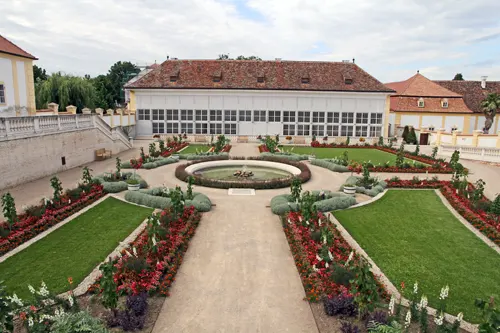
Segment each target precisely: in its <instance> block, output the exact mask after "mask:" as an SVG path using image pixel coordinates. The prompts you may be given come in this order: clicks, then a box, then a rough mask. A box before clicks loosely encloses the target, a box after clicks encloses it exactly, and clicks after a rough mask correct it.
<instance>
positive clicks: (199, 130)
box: [196, 124, 208, 134]
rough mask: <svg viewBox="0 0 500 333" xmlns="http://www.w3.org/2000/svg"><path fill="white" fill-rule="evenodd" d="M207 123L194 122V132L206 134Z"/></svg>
mask: <svg viewBox="0 0 500 333" xmlns="http://www.w3.org/2000/svg"><path fill="white" fill-rule="evenodd" d="M207 133H208V124H196V134H207Z"/></svg>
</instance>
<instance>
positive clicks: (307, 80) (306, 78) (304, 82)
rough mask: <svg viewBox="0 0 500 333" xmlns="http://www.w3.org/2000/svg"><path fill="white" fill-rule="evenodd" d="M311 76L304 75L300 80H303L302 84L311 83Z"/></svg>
mask: <svg viewBox="0 0 500 333" xmlns="http://www.w3.org/2000/svg"><path fill="white" fill-rule="evenodd" d="M309 81H310V80H309V78H308V77H303V78H302V79H301V80H300V82H302V84H309Z"/></svg>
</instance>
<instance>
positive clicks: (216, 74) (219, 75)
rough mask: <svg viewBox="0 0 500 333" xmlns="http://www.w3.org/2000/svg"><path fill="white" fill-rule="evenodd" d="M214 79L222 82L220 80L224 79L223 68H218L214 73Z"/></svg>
mask: <svg viewBox="0 0 500 333" xmlns="http://www.w3.org/2000/svg"><path fill="white" fill-rule="evenodd" d="M212 81H213V82H220V81H222V71H221V70H216V71H215V72H214V73H213V74H212Z"/></svg>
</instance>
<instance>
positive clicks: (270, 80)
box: [126, 60, 393, 93]
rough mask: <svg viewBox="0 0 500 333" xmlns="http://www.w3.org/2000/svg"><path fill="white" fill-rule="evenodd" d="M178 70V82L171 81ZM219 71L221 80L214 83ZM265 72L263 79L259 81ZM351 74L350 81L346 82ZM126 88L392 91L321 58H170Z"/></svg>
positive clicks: (347, 65) (363, 74)
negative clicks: (292, 59)
mask: <svg viewBox="0 0 500 333" xmlns="http://www.w3.org/2000/svg"><path fill="white" fill-rule="evenodd" d="M176 73H178V78H177V80H176V82H170V76H172V75H174V74H176ZM217 74H220V75H221V81H220V82H213V77H214V75H217ZM262 75H264V82H263V83H258V82H257V78H258V77H259V76H262ZM306 77H308V78H309V83H306V84H304V83H302V78H306ZM348 77H350V78H352V83H351V84H346V83H345V80H344V78H348ZM126 87H127V88H129V89H131V88H137V89H255V90H306V91H307V90H312V91H359V92H387V93H391V92H393V90H391V89H389V88H387V87H386V86H384V85H383V84H382V83H381V82H380V81H378V80H377V79H375V78H374V77H373V76H371V75H370V74H368V73H366V72H365V71H364V70H362V69H361V68H360V67H358V66H357V65H356V64H353V63H347V62H319V61H318V62H314V61H255V60H167V61H165V62H163V63H162V64H161V66H160V67H158V68H155V69H154V70H152V71H151V72H149V73H148V74H146V75H145V76H144V77H142V78H140V79H139V80H137V81H135V82H132V83H129V84H127V85H126Z"/></svg>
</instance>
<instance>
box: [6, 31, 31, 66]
mask: <svg viewBox="0 0 500 333" xmlns="http://www.w3.org/2000/svg"><path fill="white" fill-rule="evenodd" d="M0 53H7V54H13V55H17V56H19V57H23V58H29V59H33V60H38V58H36V57H35V56H33V55H31V54H29V53H28V52H26V51H24V50H23V49H21V48H20V47H19V46H17V45H16V44H14V43H12V42H11V41H10V40H8V39H7V38H5V37H3V36H2V35H0Z"/></svg>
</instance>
